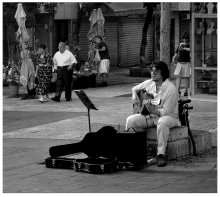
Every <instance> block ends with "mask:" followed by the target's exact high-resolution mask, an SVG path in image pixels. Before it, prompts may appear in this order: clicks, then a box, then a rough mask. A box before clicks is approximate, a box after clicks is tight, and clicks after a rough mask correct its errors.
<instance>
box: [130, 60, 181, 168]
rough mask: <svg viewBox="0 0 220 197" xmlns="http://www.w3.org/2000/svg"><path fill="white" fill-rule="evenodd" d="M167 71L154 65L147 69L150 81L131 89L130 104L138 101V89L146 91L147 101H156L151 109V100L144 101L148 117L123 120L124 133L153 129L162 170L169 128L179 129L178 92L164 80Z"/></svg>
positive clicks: (161, 65) (139, 115)
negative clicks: (157, 103) (157, 101)
mask: <svg viewBox="0 0 220 197" xmlns="http://www.w3.org/2000/svg"><path fill="white" fill-rule="evenodd" d="M168 78H169V70H168V66H167V64H166V63H164V62H162V61H160V62H155V63H154V65H153V66H152V70H151V79H149V80H146V81H144V82H142V83H140V84H138V85H136V86H134V87H133V88H132V101H133V103H134V104H138V103H139V102H140V100H139V97H138V94H139V92H140V91H141V90H144V91H146V94H147V95H148V98H154V100H160V103H159V105H157V106H155V105H153V104H152V102H151V100H146V102H145V106H146V108H147V109H148V112H149V114H148V115H142V114H134V115H131V116H129V117H128V118H127V121H126V130H127V129H129V128H134V129H143V130H145V129H147V128H150V127H157V166H158V167H163V166H165V165H166V164H167V162H166V159H165V157H164V155H165V150H166V147H167V141H168V138H169V134H170V128H172V127H175V126H180V121H179V116H178V93H177V89H176V86H175V85H174V84H173V83H172V82H171V81H170V80H169V79H168Z"/></svg>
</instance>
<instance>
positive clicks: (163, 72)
mask: <svg viewBox="0 0 220 197" xmlns="http://www.w3.org/2000/svg"><path fill="white" fill-rule="evenodd" d="M153 67H155V68H156V70H160V72H161V75H162V77H163V81H165V80H166V79H167V78H169V76H170V72H169V69H168V66H167V64H166V63H165V62H162V61H159V62H154V64H153V65H152V67H151V68H153Z"/></svg>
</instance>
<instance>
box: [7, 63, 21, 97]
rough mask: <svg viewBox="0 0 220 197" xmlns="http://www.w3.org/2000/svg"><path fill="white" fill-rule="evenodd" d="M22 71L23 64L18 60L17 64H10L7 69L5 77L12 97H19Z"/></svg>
mask: <svg viewBox="0 0 220 197" xmlns="http://www.w3.org/2000/svg"><path fill="white" fill-rule="evenodd" d="M20 70H21V62H20V60H17V62H14V61H13V60H12V62H9V64H8V66H7V67H6V71H5V76H6V81H7V84H8V85H9V89H10V93H11V95H12V96H17V95H18V91H19V86H20Z"/></svg>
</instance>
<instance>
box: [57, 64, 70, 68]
mask: <svg viewBox="0 0 220 197" xmlns="http://www.w3.org/2000/svg"><path fill="white" fill-rule="evenodd" d="M67 67H69V65H65V66H57V68H61V69H62V68H67Z"/></svg>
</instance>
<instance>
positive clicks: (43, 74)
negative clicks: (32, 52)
mask: <svg viewBox="0 0 220 197" xmlns="http://www.w3.org/2000/svg"><path fill="white" fill-rule="evenodd" d="M36 59H37V66H36V73H37V78H38V85H37V88H36V93H37V95H39V102H41V103H44V102H47V101H49V96H48V93H49V91H50V83H51V78H52V65H53V60H52V57H51V55H50V54H49V53H48V52H47V51H46V45H45V44H41V45H40V46H39V50H38V54H37V56H36Z"/></svg>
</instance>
